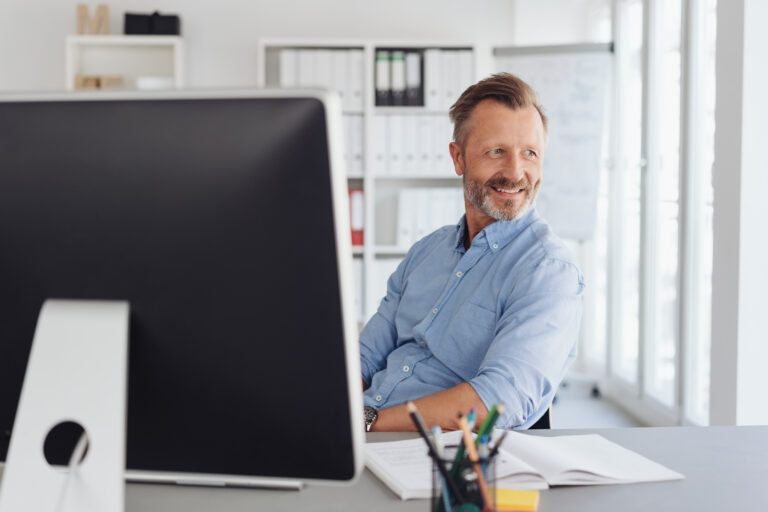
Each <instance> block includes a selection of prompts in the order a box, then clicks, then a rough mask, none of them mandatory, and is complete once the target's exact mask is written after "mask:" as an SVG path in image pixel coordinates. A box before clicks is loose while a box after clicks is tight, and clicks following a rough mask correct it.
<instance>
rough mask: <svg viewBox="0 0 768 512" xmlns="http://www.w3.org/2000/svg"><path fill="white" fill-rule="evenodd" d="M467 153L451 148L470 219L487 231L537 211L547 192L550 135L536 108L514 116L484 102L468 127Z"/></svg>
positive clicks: (514, 112)
mask: <svg viewBox="0 0 768 512" xmlns="http://www.w3.org/2000/svg"><path fill="white" fill-rule="evenodd" d="M467 123H468V132H467V137H466V139H465V141H464V150H463V151H461V148H459V147H458V145H456V144H455V143H452V144H451V156H452V157H453V161H454V166H455V170H456V174H458V175H460V176H463V181H464V197H465V203H466V208H467V217H468V218H472V219H475V220H477V221H478V222H479V223H480V224H483V225H487V224H490V223H491V222H493V221H494V220H515V219H518V218H520V217H522V216H523V215H524V214H525V213H526V212H527V211H528V210H529V209H530V207H531V206H532V205H533V202H534V200H535V199H536V195H537V194H538V192H539V187H540V186H541V164H542V158H543V156H544V148H545V145H546V135H545V134H544V125H543V123H542V121H541V116H540V115H539V113H538V111H537V110H536V108H535V107H532V106H531V107H527V108H524V109H519V110H513V109H511V108H509V107H507V106H506V105H503V104H501V103H499V102H497V101H494V100H483V101H482V102H480V103H478V104H477V106H476V107H475V109H474V111H473V112H472V115H471V116H470V118H469V119H468V121H467Z"/></svg>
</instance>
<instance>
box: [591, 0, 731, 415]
mask: <svg viewBox="0 0 768 512" xmlns="http://www.w3.org/2000/svg"><path fill="white" fill-rule="evenodd" d="M613 8H614V12H613V27H614V31H613V32H614V43H615V50H616V52H615V60H616V61H615V64H616V70H615V75H614V101H613V105H614V106H613V109H612V110H613V116H614V120H613V126H614V129H613V130H612V131H613V135H614V138H613V141H612V144H611V148H612V150H611V152H612V162H613V165H612V169H611V172H609V173H608V177H609V180H608V183H607V185H606V187H605V190H606V191H607V192H606V194H607V205H606V204H599V205H598V212H604V217H599V219H602V222H604V224H603V225H604V226H605V229H606V231H607V243H606V244H605V246H604V248H605V249H604V250H601V244H600V241H597V242H596V248H597V250H596V251H595V258H596V266H597V268H598V269H600V268H603V269H606V270H605V275H607V279H606V280H600V279H598V281H597V283H596V284H597V287H596V292H597V294H598V295H599V297H598V301H604V304H605V307H604V308H602V309H601V308H600V307H597V308H596V314H597V315H598V318H597V321H598V322H599V321H600V320H601V319H602V321H604V322H605V332H606V333H607V336H606V342H605V343H606V345H607V347H606V350H605V352H606V353H607V356H606V360H605V362H606V363H607V364H606V371H607V374H608V378H609V380H610V381H611V382H612V383H614V384H619V386H616V389H617V391H615V392H609V393H608V394H615V398H618V399H620V400H621V401H622V403H623V405H625V406H626V407H627V408H629V409H630V410H634V411H635V413H636V415H637V416H639V417H641V418H642V419H644V420H646V421H647V422H649V423H652V424H673V423H700V424H702V423H707V418H708V396H709V394H708V393H709V390H708V383H709V337H710V334H709V331H710V324H709V322H710V319H711V314H710V311H711V276H712V196H713V194H712V185H711V183H712V163H713V135H714V83H715V79H714V49H715V30H714V29H715V9H716V0H613ZM599 234H600V231H599V228H598V235H599ZM601 311H604V313H603V314H602V316H601V313H600V312H601ZM593 344H594V345H598V346H599V342H597V341H596V342H593ZM593 357H594V355H593Z"/></svg>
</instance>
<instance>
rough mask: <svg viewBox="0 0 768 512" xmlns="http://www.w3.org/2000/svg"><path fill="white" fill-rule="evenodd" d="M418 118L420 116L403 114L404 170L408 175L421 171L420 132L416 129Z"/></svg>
mask: <svg viewBox="0 0 768 512" xmlns="http://www.w3.org/2000/svg"><path fill="white" fill-rule="evenodd" d="M418 120H419V118H418V116H403V154H404V162H403V172H405V173H406V174H408V175H414V174H416V173H417V172H419V160H418V157H417V149H418V132H417V130H416V126H417V124H416V123H417V121H418Z"/></svg>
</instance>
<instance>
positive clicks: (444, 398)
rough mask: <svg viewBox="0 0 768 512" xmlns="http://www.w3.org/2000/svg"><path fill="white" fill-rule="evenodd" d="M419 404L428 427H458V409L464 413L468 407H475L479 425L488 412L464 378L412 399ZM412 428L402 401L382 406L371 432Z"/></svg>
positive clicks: (468, 409) (417, 405)
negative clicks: (386, 406) (463, 380)
mask: <svg viewBox="0 0 768 512" xmlns="http://www.w3.org/2000/svg"><path fill="white" fill-rule="evenodd" d="M414 403H415V404H416V407H418V408H419V412H420V413H421V416H422V417H423V418H424V423H426V424H427V426H428V427H430V428H431V427H433V426H435V425H440V428H442V429H443V430H457V429H458V428H459V422H458V416H459V413H462V414H468V413H469V411H470V409H473V408H474V409H475V411H476V413H475V414H476V415H477V421H476V424H477V425H480V423H482V421H483V420H484V419H485V417H486V415H487V414H488V410H487V409H486V407H485V404H483V401H482V400H480V396H479V395H478V394H477V392H476V391H475V390H474V388H473V387H472V386H470V385H469V384H467V383H466V382H464V383H462V384H459V385H458V386H455V387H452V388H450V389H446V390H445V391H440V392H439V393H435V394H433V395H428V396H425V397H422V398H419V399H418V400H414ZM407 430H416V427H415V426H414V425H413V422H412V421H411V417H410V416H409V415H408V411H407V410H406V408H405V404H403V405H398V406H395V407H390V408H388V409H382V410H380V411H379V417H378V418H377V419H376V422H375V423H374V424H373V427H372V428H371V431H373V432H394V431H407Z"/></svg>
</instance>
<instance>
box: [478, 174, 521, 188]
mask: <svg viewBox="0 0 768 512" xmlns="http://www.w3.org/2000/svg"><path fill="white" fill-rule="evenodd" d="M485 186H486V187H495V188H506V189H514V188H519V189H523V190H531V184H530V183H529V182H528V180H527V179H525V178H522V179H521V180H519V181H510V180H508V179H506V178H504V177H503V176H494V177H493V178H491V179H489V180H488V181H486V182H485Z"/></svg>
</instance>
